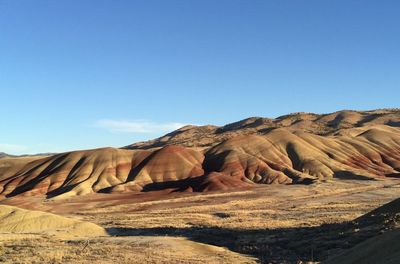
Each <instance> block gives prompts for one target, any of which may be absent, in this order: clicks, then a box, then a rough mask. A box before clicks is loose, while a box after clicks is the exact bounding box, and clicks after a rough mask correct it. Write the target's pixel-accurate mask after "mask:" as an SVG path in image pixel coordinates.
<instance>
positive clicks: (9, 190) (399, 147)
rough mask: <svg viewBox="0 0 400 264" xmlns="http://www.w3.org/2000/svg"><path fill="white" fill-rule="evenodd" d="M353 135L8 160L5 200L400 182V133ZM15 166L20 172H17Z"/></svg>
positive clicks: (1, 169) (2, 168)
mask: <svg viewBox="0 0 400 264" xmlns="http://www.w3.org/2000/svg"><path fill="white" fill-rule="evenodd" d="M347 132H348V133H346V134H344V135H342V134H338V135H335V136H320V135H315V134H312V133H306V132H302V131H292V130H291V129H287V128H279V129H274V130H271V131H269V132H267V133H266V134H264V135H256V134H253V135H238V136H236V137H233V138H230V139H228V140H225V141H224V142H222V143H220V144H217V145H215V146H213V147H210V148H206V149H203V150H198V149H195V148H188V147H184V146H181V145H169V146H165V147H162V148H156V149H149V150H127V149H114V148H103V149H94V150H86V151H75V152H68V153H62V154H58V155H54V156H50V157H45V158H35V159H32V160H27V161H26V162H25V163H24V162H19V163H16V162H17V160H18V159H8V158H3V159H1V160H0V194H1V195H4V196H6V197H12V196H15V195H45V196H47V197H48V198H51V197H55V196H58V197H68V196H74V195H85V194H90V193H95V192H132V191H133V192H135V191H158V190H166V191H167V192H171V191H189V192H191V191H213V190H227V189H231V188H251V187H252V186H254V184H255V183H259V184H272V183H274V184H290V183H306V184H308V183H311V182H313V181H315V180H329V179H332V178H338V179H362V180H373V179H378V178H379V179H384V178H385V177H399V176H400V129H399V128H397V127H390V126H386V125H376V126H368V127H363V128H362V129H360V128H354V129H353V128H352V129H348V130H347ZM12 162H15V163H16V164H17V165H15V166H12V165H11V166H10V163H11V164H12ZM7 163H8V164H9V165H8V166H6V165H5V164H7Z"/></svg>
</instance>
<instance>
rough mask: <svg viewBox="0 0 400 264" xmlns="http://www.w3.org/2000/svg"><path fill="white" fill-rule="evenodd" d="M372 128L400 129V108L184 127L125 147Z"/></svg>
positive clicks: (199, 143) (207, 143) (202, 143)
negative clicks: (283, 130)
mask: <svg viewBox="0 0 400 264" xmlns="http://www.w3.org/2000/svg"><path fill="white" fill-rule="evenodd" d="M373 125H388V126H393V127H400V109H398V108H388V109H377V110H368V111H356V110H342V111H337V112H333V113H328V114H314V113H306V112H296V113H292V114H288V115H282V116H279V117H277V118H274V119H271V118H264V117H250V118H246V119H243V120H240V121H238V122H234V123H230V124H227V125H224V126H213V125H206V126H185V127H182V128H180V129H178V130H175V131H173V132H171V133H169V134H166V135H164V136H162V137H160V138H156V139H153V140H149V141H145V142H138V143H134V144H131V145H128V146H126V147H124V148H126V149H150V148H158V147H162V146H166V145H172V144H178V145H183V146H186V147H210V146H214V145H216V144H218V143H220V142H222V141H224V140H226V139H228V138H232V137H235V136H237V135H239V134H246V135H247V134H259V135H264V134H266V133H268V132H269V131H271V130H273V129H277V128H287V129H288V130H290V131H301V132H307V133H312V134H315V135H323V136H330V135H337V134H345V133H346V129H350V128H359V127H368V126H373Z"/></svg>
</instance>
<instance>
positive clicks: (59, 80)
mask: <svg viewBox="0 0 400 264" xmlns="http://www.w3.org/2000/svg"><path fill="white" fill-rule="evenodd" d="M399 13H400V1H397V0H393V1H390V0H385V1H378V0H376V1H368V0H359V1H351V0H343V1H341V0H335V1H328V0H326V1H321V0H315V1H313V0H302V1H301V0H292V1H286V0H279V1H278V0H252V1H247V0H240V1H239V0H180V1H174V0H168V1H166V0H159V1H153V0H126V1H122V0H108V1H101V0H93V1H89V0H57V1H53V0H48V1H44V0H35V1H31V0H25V1H24V0H0V107H1V116H0V117H1V120H0V151H5V152H9V153H12V154H21V153H36V152H48V151H49V152H59V151H67V150H74V149H85V148H94V147H102V146H115V147H120V146H124V145H127V144H131V143H133V142H136V141H139V140H145V139H150V138H154V137H156V136H160V135H162V134H164V133H166V132H168V131H170V130H173V129H175V128H177V127H179V126H181V125H183V124H217V125H222V124H225V123H229V122H233V121H237V120H240V119H243V118H246V117H250V116H264V117H277V116H279V115H283V114H287V113H290V112H298V111H305V112H317V113H326V112H333V111H336V110H340V109H360V110H365V109H373V108H385V107H399V98H400V15H399Z"/></svg>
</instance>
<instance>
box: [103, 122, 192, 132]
mask: <svg viewBox="0 0 400 264" xmlns="http://www.w3.org/2000/svg"><path fill="white" fill-rule="evenodd" d="M185 125H187V124H184V123H179V122H172V123H155V122H150V121H147V120H134V121H126V120H111V119H102V120H99V121H97V122H96V126H98V127H101V128H105V129H107V130H109V131H111V132H114V133H141V134H153V133H154V134H156V133H165V132H171V131H173V130H176V129H178V128H181V127H183V126H185Z"/></svg>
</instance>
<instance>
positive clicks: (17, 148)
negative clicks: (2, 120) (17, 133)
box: [0, 143, 28, 154]
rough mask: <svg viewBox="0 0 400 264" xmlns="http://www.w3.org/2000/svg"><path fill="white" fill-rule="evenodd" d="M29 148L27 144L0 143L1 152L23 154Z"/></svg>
mask: <svg viewBox="0 0 400 264" xmlns="http://www.w3.org/2000/svg"><path fill="white" fill-rule="evenodd" d="M27 150H28V147H26V146H22V145H14V144H3V143H0V152H5V153H8V154H22V153H23V152H25V151H27Z"/></svg>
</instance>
